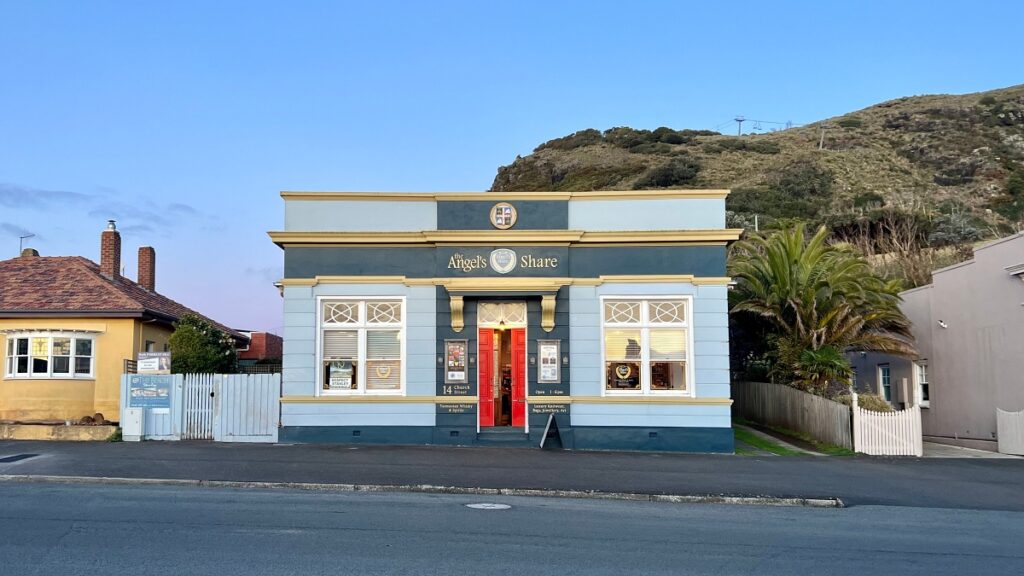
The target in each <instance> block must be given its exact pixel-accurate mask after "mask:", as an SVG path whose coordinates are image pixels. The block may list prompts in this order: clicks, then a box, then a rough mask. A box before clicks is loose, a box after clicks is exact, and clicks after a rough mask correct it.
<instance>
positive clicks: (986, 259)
mask: <svg viewBox="0 0 1024 576" xmlns="http://www.w3.org/2000/svg"><path fill="white" fill-rule="evenodd" d="M1021 263H1024V234H1017V235H1015V236H1011V237H1009V238H1006V239H1003V240H1000V241H997V242H994V243H992V244H989V245H987V246H983V247H980V248H977V249H976V250H975V257H974V259H973V260H971V261H968V262H965V263H962V264H958V265H956V266H951V267H949V268H945V269H942V270H938V271H936V272H935V274H934V275H933V282H932V284H931V285H929V286H924V287H921V288H917V289H914V290H909V291H907V292H904V293H903V298H904V303H903V305H902V309H903V311H904V313H906V314H907V317H908V318H910V320H911V322H913V331H914V336H915V338H916V340H917V347H918V352H919V358H918V361H921V362H926V363H927V364H928V379H929V389H930V396H931V398H930V402H929V406H928V408H925V409H923V410H922V427H923V431H924V434H925V435H926V436H934V437H939V438H948V439H952V440H960V441H961V442H960V443H965V442H962V441H963V440H965V439H966V440H968V441H970V440H975V441H979V442H987V443H989V444H992V443H994V441H995V440H996V416H995V410H996V408H997V407H998V408H1002V409H1003V410H1021V409H1024V282H1022V281H1021V280H1020V279H1019V278H1017V277H1014V276H1012V275H1010V274H1009V273H1008V272H1007V271H1006V268H1007V267H1009V266H1013V265H1016V264H1021ZM940 321H941V322H942V323H944V324H945V325H946V327H945V328H943V327H942V326H941V325H940V324H939V322H940ZM853 361H854V365H855V366H857V367H858V368H860V367H861V366H863V368H862V369H860V370H858V381H860V382H863V383H864V385H867V386H873V387H877V378H876V376H875V371H874V369H873V366H874V365H876V364H877V363H879V362H884V361H889V362H890V363H891V365H892V367H893V368H892V369H893V379H894V382H895V381H896V379H897V375H898V377H899V378H904V377H906V378H907V379H908V381H909V382H911V383H913V374H912V371H911V368H912V366H911V364H910V360H905V359H899V358H885V357H879V356H877V355H872V354H868V355H867V356H866V357H865V358H859V355H854V357H853ZM862 372H863V374H862ZM898 401H900V402H907V401H908V399H906V398H903V397H900V398H899V399H898ZM987 447H989V448H991V447H992V446H987Z"/></svg>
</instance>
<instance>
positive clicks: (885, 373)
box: [878, 364, 892, 402]
mask: <svg viewBox="0 0 1024 576" xmlns="http://www.w3.org/2000/svg"><path fill="white" fill-rule="evenodd" d="M878 387H879V388H880V390H879V393H880V394H881V395H882V397H883V398H885V401H886V402H891V401H892V382H891V380H890V379H889V365H888V364H879V365H878Z"/></svg>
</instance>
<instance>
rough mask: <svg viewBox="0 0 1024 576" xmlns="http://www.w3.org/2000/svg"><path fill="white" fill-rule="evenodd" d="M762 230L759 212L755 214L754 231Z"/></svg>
mask: <svg viewBox="0 0 1024 576" xmlns="http://www.w3.org/2000/svg"><path fill="white" fill-rule="evenodd" d="M760 231H761V226H759V225H758V222H757V214H754V232H760Z"/></svg>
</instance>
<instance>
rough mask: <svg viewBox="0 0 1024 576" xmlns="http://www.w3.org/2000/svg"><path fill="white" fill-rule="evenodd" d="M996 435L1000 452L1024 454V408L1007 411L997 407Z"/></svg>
mask: <svg viewBox="0 0 1024 576" xmlns="http://www.w3.org/2000/svg"><path fill="white" fill-rule="evenodd" d="M996 436H997V437H998V438H999V451H1000V452H1002V453H1003V454H1018V455H1021V456H1024V410H1021V411H1020V412H1007V411H1006V410H1000V409H999V408H996Z"/></svg>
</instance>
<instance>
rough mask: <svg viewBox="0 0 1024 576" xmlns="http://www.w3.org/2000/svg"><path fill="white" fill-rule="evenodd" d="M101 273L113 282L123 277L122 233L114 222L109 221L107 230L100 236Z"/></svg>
mask: <svg viewBox="0 0 1024 576" xmlns="http://www.w3.org/2000/svg"><path fill="white" fill-rule="evenodd" d="M100 272H101V273H102V274H103V275H104V276H106V277H107V278H110V279H111V280H117V279H118V278H119V277H120V276H121V233H120V232H118V231H117V225H116V224H115V223H114V221H113V220H107V229H106V230H104V231H103V234H101V235H100Z"/></svg>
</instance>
